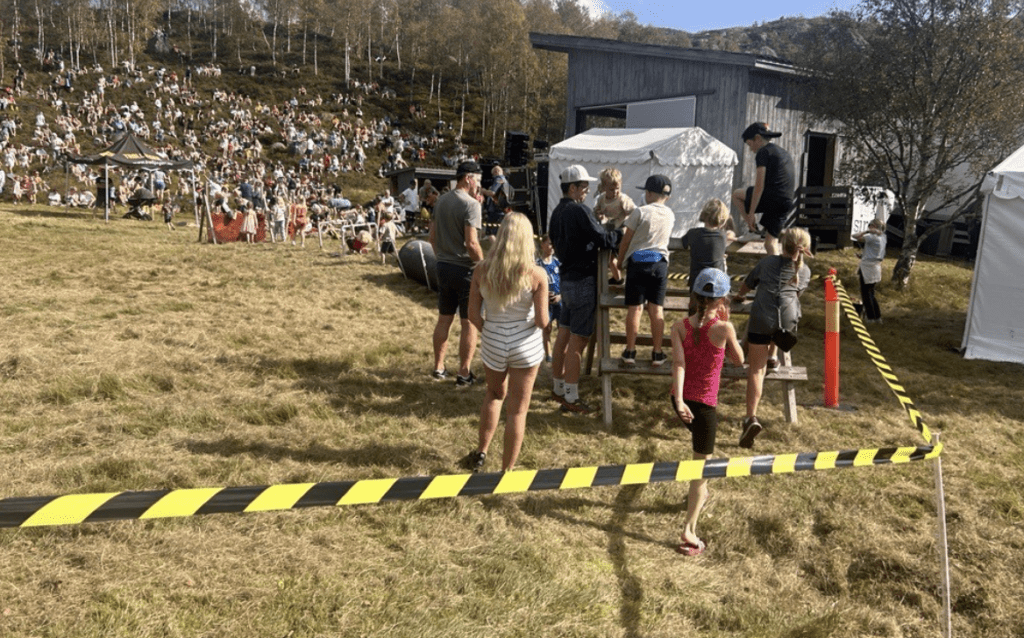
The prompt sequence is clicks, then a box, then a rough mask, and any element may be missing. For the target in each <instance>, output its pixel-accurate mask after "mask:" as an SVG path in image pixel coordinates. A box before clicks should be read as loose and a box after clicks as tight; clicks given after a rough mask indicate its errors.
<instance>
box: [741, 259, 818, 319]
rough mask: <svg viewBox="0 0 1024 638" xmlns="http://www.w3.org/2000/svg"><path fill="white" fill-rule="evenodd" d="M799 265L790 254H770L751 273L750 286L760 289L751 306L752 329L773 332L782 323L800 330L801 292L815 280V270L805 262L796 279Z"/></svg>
mask: <svg viewBox="0 0 1024 638" xmlns="http://www.w3.org/2000/svg"><path fill="white" fill-rule="evenodd" d="M794 272H796V264H795V263H794V262H793V260H792V259H790V258H789V257H785V256H782V255H769V256H768V257H765V258H763V259H762V260H761V261H759V262H757V265H756V266H754V270H752V271H751V272H750V274H749V275H747V279H746V282H745V284H746V286H747V288H753V289H755V290H756V292H755V293H754V303H753V305H752V306H751V308H750V323H749V324H748V325H749V330H750V332H752V333H754V334H761V335H770V334H773V333H774V332H775V331H776V330H777V329H778V328H779V327H780V326H779V323H780V321H779V320H780V318H781V320H782V321H781V324H782V325H781V327H782V328H783V329H784V330H788V331H789V332H796V328H797V324H799V322H800V298H799V297H800V294H801V293H802V292H803V291H804V290H806V289H807V285H808V284H809V283H810V281H811V269H810V268H808V267H807V264H803V265H802V266H801V268H800V271H799V272H798V273H797V279H796V281H795V282H794V281H792V279H793V273H794Z"/></svg>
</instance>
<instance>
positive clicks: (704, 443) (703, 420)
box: [683, 400, 718, 455]
mask: <svg viewBox="0 0 1024 638" xmlns="http://www.w3.org/2000/svg"><path fill="white" fill-rule="evenodd" d="M683 402H684V403H685V404H686V407H688V408H690V412H693V421H691V422H690V425H689V430H690V433H691V434H693V451H694V453H696V454H707V455H710V454H713V453H714V451H715V432H716V431H717V430H718V412H717V411H715V407H714V406H712V405H706V404H704V403H698V402H697V401H689V400H686V401H683Z"/></svg>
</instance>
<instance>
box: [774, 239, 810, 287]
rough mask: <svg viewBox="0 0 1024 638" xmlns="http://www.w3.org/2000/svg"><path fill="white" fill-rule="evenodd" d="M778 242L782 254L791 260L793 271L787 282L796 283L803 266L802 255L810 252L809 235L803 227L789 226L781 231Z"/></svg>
mask: <svg viewBox="0 0 1024 638" xmlns="http://www.w3.org/2000/svg"><path fill="white" fill-rule="evenodd" d="M779 243H781V244H782V254H783V255H785V256H786V257H789V258H790V259H792V260H793V266H794V268H795V271H794V272H793V278H792V279H791V280H790V281H789V283H796V280H797V278H799V276H800V269H801V268H803V267H804V255H805V254H806V255H810V254H811V235H810V234H809V233H808V232H807V229H805V228H796V227H791V228H787V229H786V230H784V231H782V233H781V234H780V235H779Z"/></svg>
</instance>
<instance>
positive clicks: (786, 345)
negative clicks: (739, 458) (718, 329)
mask: <svg viewBox="0 0 1024 638" xmlns="http://www.w3.org/2000/svg"><path fill="white" fill-rule="evenodd" d="M779 242H780V243H781V244H782V254H781V255H769V256H767V257H764V258H762V259H761V261H759V262H757V265H756V266H754V270H752V271H751V272H750V274H749V275H747V278H746V280H745V281H744V282H743V285H742V286H740V291H739V295H740V296H741V297H742V296H743V295H745V294H746V293H747V292H749V291H751V290H756V293H755V295H754V303H753V305H752V306H751V308H750V321H749V322H748V323H747V344H748V346H749V349H750V351H749V359H750V367H749V368H748V370H747V418H746V419H744V421H743V424H742V432H743V433H742V435H741V436H740V447H744V448H751V447H753V446H754V438H755V437H756V436H757V435H758V434H760V433H761V431H762V430H763V429H764V426H762V425H761V423H760V422H759V421H758V420H757V406H758V404H759V403H760V402H761V390H762V388H763V386H764V374H765V369H766V368H768V367H777V366H778V361H777V360H776V361H775V362H774V365H772V364H771V356H772V352H773V351H774V350H775V349H776V347H781V348H782V349H783V350H784V351H786V352H788V351H789V349H790V348H792V347H793V344H794V343H795V342H796V331H797V326H798V324H799V322H800V294H801V293H803V291H804V290H806V289H807V285H808V283H809V282H810V280H811V269H810V268H808V267H807V265H806V264H804V257H805V256H807V257H810V256H812V255H811V236H810V235H809V234H808V233H807V231H806V230H805V229H803V228H787V229H786V230H784V231H782V232H781V233H780V235H779Z"/></svg>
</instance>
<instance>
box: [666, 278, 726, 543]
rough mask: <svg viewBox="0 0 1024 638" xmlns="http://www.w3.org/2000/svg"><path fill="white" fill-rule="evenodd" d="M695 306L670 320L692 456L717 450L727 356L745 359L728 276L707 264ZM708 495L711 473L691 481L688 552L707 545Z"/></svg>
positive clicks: (676, 396)
mask: <svg viewBox="0 0 1024 638" xmlns="http://www.w3.org/2000/svg"><path fill="white" fill-rule="evenodd" d="M694 293H695V294H696V295H697V303H696V304H695V305H694V310H695V311H696V312H695V313H694V314H693V315H691V316H690V317H689V318H687V319H681V320H679V321H677V322H676V323H675V324H674V325H673V326H672V332H671V334H672V391H671V393H670V395H669V397H670V398H671V400H672V409H673V410H674V411H675V413H676V416H678V417H679V419H680V420H681V421H682V422H683V423H684V424H685V425H686V427H687V429H689V430H690V433H691V434H692V435H693V458H694V459H706V458H708V457H709V456H711V454H713V453H714V451H715V432H716V430H717V428H718V414H717V412H716V409H715V406H717V405H718V388H719V384H720V381H721V374H722V364H723V363H724V362H725V357H726V356H728V357H729V360H730V361H732V362H733V363H734V364H736V365H743V350H742V349H740V344H739V342H738V341H737V339H736V329H735V328H734V327H733V325H732V324H731V323H729V276H728V275H727V274H725V272H723V271H721V270H718V269H716V268H705V269H704V270H702V271H701V272H700V274H699V275H697V277H695V278H694ZM707 497H708V487H707V479H697V480H693V481H690V493H689V496H688V497H687V500H686V523H685V525H686V527H685V529H684V530H683V536H682V543H681V544H680V545H679V547H678V548H677V551H679V553H681V554H684V555H686V556H696V555H698V554H700V553H701V552H703V551H704V541H702V540H701V539H700V538H698V537H697V517H698V516H700V511H701V508H703V507H704V502H705V501H706V500H707Z"/></svg>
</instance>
